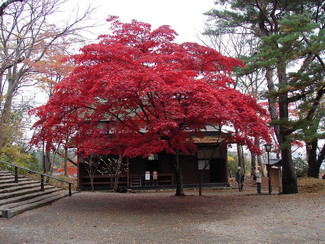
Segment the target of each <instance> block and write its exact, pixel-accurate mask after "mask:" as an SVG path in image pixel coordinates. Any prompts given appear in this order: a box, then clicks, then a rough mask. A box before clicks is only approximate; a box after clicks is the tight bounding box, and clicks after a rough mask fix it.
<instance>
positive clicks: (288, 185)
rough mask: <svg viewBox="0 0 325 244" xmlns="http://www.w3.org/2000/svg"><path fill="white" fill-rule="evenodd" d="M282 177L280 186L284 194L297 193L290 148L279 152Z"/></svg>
mask: <svg viewBox="0 0 325 244" xmlns="http://www.w3.org/2000/svg"><path fill="white" fill-rule="evenodd" d="M281 156H282V165H283V175H282V185H283V193H284V194H292V193H298V187H297V176H296V172H295V169H294V167H293V163H292V157H291V148H285V149H282V150H281Z"/></svg>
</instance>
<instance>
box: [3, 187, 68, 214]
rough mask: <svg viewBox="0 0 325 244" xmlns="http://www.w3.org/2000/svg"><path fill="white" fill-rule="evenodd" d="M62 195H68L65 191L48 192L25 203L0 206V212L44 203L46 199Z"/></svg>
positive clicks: (24, 201)
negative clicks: (35, 203) (39, 202)
mask: <svg viewBox="0 0 325 244" xmlns="http://www.w3.org/2000/svg"><path fill="white" fill-rule="evenodd" d="M62 193H65V194H67V192H66V191H64V190H58V191H53V192H47V193H44V192H43V194H42V195H40V196H38V197H33V198H29V199H26V200H23V201H19V202H13V203H8V204H5V205H2V206H0V211H2V210H6V209H11V208H16V207H19V206H22V205H26V204H31V203H34V202H38V201H43V200H44V199H48V198H51V197H53V196H56V195H59V194H62Z"/></svg>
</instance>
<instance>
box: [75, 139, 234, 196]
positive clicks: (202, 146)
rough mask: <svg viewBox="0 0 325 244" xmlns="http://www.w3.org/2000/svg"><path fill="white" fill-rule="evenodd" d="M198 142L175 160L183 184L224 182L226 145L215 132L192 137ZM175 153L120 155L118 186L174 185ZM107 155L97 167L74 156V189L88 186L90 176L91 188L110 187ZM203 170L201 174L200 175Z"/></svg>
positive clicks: (111, 185) (113, 178)
mask: <svg viewBox="0 0 325 244" xmlns="http://www.w3.org/2000/svg"><path fill="white" fill-rule="evenodd" d="M195 143H196V144H197V146H198V151H197V154H196V155H184V154H180V155H179V162H180V166H181V169H182V173H183V183H184V186H188V185H191V186H195V185H199V182H200V179H201V177H202V183H203V184H205V185H207V184H208V185H228V167H227V146H226V144H225V143H222V142H221V140H220V136H219V137H217V136H216V135H215V133H210V134H208V133H207V134H206V135H205V137H203V138H196V139H195ZM173 157H175V155H170V154H167V153H165V152H161V153H158V154H156V155H150V156H149V157H147V158H140V157H138V158H123V166H124V168H123V169H122V174H121V175H120V176H119V181H118V182H119V187H120V188H139V187H144V188H150V187H168V186H175V185H176V175H175V173H174V169H173V166H172V160H174V159H173ZM109 158H114V156H107V157H102V158H101V159H97V160H100V161H101V162H102V163H101V164H100V165H97V164H95V165H96V167H97V168H94V169H91V170H90V168H89V166H91V165H90V163H89V161H86V160H84V159H82V158H81V157H79V160H78V189H81V190H87V189H90V187H91V177H92V179H93V185H94V188H95V190H100V189H112V188H113V185H114V181H115V175H114V174H113V173H110V172H109V170H107V169H106V170H105V169H103V167H104V168H105V167H107V166H108V164H107V162H108V161H109ZM202 173H203V176H202Z"/></svg>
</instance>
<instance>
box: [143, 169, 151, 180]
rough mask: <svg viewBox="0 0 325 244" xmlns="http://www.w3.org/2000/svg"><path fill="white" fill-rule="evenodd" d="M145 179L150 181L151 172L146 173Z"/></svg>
mask: <svg viewBox="0 0 325 244" xmlns="http://www.w3.org/2000/svg"><path fill="white" fill-rule="evenodd" d="M144 179H145V180H150V171H146V172H145V173H144Z"/></svg>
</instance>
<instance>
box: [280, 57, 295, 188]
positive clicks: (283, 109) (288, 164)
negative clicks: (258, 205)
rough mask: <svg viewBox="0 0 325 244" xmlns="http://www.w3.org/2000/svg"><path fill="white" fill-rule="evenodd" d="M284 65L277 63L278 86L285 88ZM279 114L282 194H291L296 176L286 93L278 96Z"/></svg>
mask: <svg viewBox="0 0 325 244" xmlns="http://www.w3.org/2000/svg"><path fill="white" fill-rule="evenodd" d="M285 67H286V64H285V63H284V62H281V61H279V64H278V79H279V84H280V86H282V87H286V86H287V80H286V70H285ZM279 112H280V122H281V123H280V135H279V136H280V141H279V143H280V148H281V156H282V165H283V177H282V185H283V193H284V194H292V193H298V186H297V175H296V172H295V169H294V167H293V162H292V155H291V141H290V139H289V138H288V137H289V135H290V132H288V128H287V126H288V124H287V122H288V120H289V102H288V92H287V91H283V92H282V93H280V95H279Z"/></svg>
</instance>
